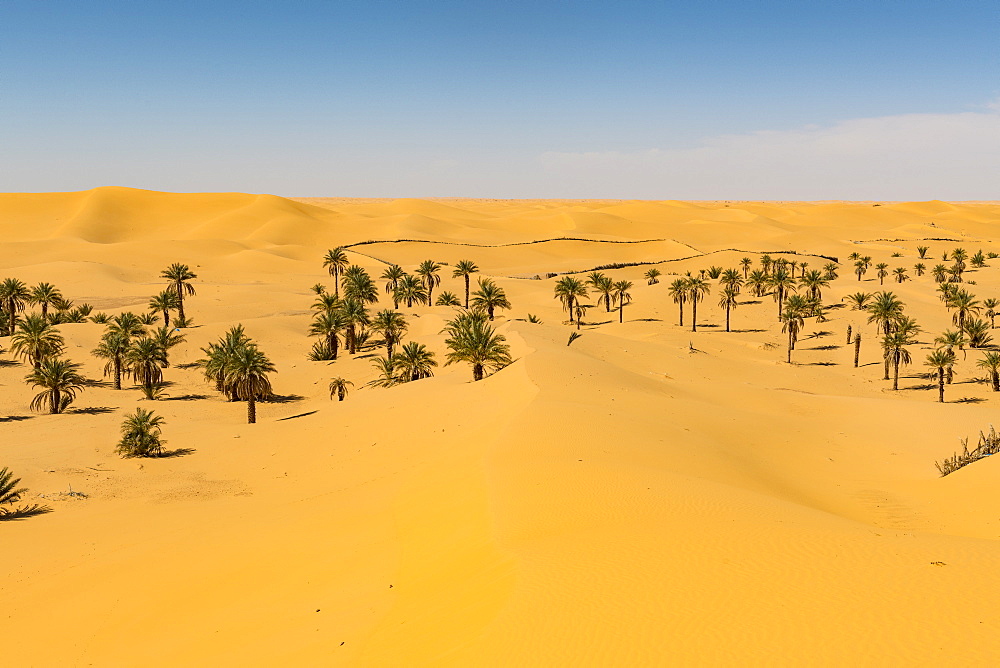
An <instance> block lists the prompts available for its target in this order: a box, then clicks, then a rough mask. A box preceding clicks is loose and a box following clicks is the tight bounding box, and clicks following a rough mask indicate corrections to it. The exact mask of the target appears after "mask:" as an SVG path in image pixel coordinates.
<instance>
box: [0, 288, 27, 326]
mask: <svg viewBox="0 0 1000 668" xmlns="http://www.w3.org/2000/svg"><path fill="white" fill-rule="evenodd" d="M29 299H31V292H30V291H29V290H28V286H27V285H25V284H24V283H23V282H22V281H20V280H18V279H16V278H6V279H4V281H3V283H0V304H2V305H3V308H4V310H5V311H7V313H6V314H5V315H6V316H7V318H6V320H7V322H6V323H4V324H5V328H4V331H5V332H6V335H7V336H11V335H13V334H14V328H15V327H17V314H18V313H20V312H21V311H23V310H24V305H25V303H27V301H28V300H29Z"/></svg>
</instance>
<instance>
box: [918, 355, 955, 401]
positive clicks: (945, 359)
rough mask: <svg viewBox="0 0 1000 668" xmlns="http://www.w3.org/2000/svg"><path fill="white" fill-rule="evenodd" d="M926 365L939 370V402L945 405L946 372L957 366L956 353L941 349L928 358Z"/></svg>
mask: <svg viewBox="0 0 1000 668" xmlns="http://www.w3.org/2000/svg"><path fill="white" fill-rule="evenodd" d="M924 364H925V365H927V366H929V367H931V368H933V369H936V370H937V377H938V401H939V402H941V403H944V372H945V369H949V368H950V367H951V366H952V365H954V364H955V353H953V352H952V351H950V350H947V349H940V348H939V349H938V350H935V351H933V352H931V354H929V355H928V356H927V360H926V361H925V362H924Z"/></svg>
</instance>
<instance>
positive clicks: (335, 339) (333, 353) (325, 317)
mask: <svg viewBox="0 0 1000 668" xmlns="http://www.w3.org/2000/svg"><path fill="white" fill-rule="evenodd" d="M393 312H394V311H393ZM345 329H347V318H346V317H345V316H344V312H343V311H341V310H340V309H333V310H331V311H323V312H321V313H319V314H317V315H316V318H315V319H314V320H313V321H312V324H311V325H309V336H320V337H323V344H322V345H323V351H322V352H324V353H325V354H324V355H323V356H321V357H319V359H323V360H336V359H337V352H338V351H339V349H340V337H341V332H342V331H344V330H345Z"/></svg>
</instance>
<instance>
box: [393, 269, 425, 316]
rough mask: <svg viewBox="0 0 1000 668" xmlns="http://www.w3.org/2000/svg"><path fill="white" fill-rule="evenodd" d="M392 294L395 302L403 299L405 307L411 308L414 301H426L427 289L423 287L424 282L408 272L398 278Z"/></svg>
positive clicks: (420, 302) (422, 302)
mask: <svg viewBox="0 0 1000 668" xmlns="http://www.w3.org/2000/svg"><path fill="white" fill-rule="evenodd" d="M393 294H394V296H393V300H394V301H396V302H397V303H398V302H401V301H405V302H406V308H413V304H414V302H416V303H417V304H425V303H427V290H426V288H424V284H423V283H422V282H421V281H420V279H418V278H417V277H416V276H412V275H410V274H406V275H405V276H403V277H402V278H400V279H399V286H398V288H397V290H396V292H395V293H393Z"/></svg>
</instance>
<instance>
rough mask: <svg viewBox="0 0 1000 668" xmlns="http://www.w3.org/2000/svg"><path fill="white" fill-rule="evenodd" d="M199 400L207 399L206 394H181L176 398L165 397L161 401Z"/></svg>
mask: <svg viewBox="0 0 1000 668" xmlns="http://www.w3.org/2000/svg"><path fill="white" fill-rule="evenodd" d="M199 399H208V395H207V394H182V395H180V396H178V397H165V398H163V399H161V401H197V400H199Z"/></svg>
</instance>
